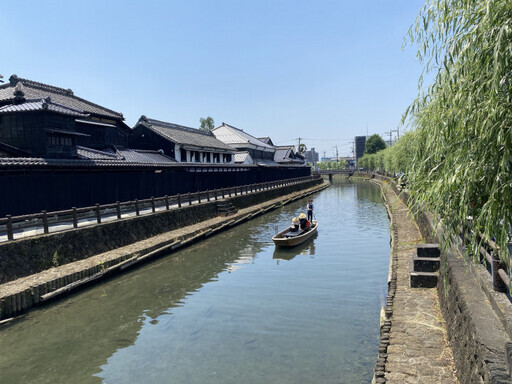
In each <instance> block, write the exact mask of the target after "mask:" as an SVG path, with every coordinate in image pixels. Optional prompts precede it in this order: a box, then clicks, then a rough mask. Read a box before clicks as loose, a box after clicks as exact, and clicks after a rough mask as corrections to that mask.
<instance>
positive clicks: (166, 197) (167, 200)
mask: <svg viewBox="0 0 512 384" xmlns="http://www.w3.org/2000/svg"><path fill="white" fill-rule="evenodd" d="M165 209H166V210H169V196H167V195H165Z"/></svg>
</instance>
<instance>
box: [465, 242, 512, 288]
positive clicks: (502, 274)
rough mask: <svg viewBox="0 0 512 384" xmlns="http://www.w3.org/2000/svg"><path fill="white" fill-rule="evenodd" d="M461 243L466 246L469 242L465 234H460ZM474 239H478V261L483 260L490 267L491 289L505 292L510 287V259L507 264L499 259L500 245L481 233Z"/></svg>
mask: <svg viewBox="0 0 512 384" xmlns="http://www.w3.org/2000/svg"><path fill="white" fill-rule="evenodd" d="M462 240H463V243H464V244H465V245H466V246H467V244H468V243H469V241H468V238H467V235H466V234H464V235H463V236H462ZM476 240H478V241H479V244H480V245H479V247H478V248H479V249H478V254H479V256H480V261H481V262H484V261H485V263H486V264H487V265H488V266H489V268H490V271H489V272H490V274H491V279H492V286H493V289H494V290H495V291H497V292H507V290H508V287H510V277H509V275H508V271H510V270H512V261H511V262H509V265H508V268H507V265H506V264H505V263H504V262H503V261H501V259H500V257H499V253H500V252H501V250H500V247H498V245H497V244H496V243H495V242H494V241H493V240H490V239H483V238H482V236H481V235H477V238H476Z"/></svg>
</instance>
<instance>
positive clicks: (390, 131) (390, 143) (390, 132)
mask: <svg viewBox="0 0 512 384" xmlns="http://www.w3.org/2000/svg"><path fill="white" fill-rule="evenodd" d="M393 132H394V131H393V130H391V129H390V130H389V132H384V134H385V135H387V134H388V133H389V146H390V147H391V145H392V143H393V142H392V141H391V140H392V138H391V134H392V133H393Z"/></svg>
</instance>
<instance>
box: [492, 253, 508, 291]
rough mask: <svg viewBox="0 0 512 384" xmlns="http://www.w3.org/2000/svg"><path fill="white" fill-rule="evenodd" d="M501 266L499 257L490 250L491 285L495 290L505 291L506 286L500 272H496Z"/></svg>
mask: <svg viewBox="0 0 512 384" xmlns="http://www.w3.org/2000/svg"><path fill="white" fill-rule="evenodd" d="M500 267H501V261H500V258H499V256H498V255H497V254H495V252H491V274H492V287H493V289H494V290H495V291H497V292H506V291H507V287H506V286H505V284H504V283H503V281H501V277H500V274H499V273H498V271H499V269H500Z"/></svg>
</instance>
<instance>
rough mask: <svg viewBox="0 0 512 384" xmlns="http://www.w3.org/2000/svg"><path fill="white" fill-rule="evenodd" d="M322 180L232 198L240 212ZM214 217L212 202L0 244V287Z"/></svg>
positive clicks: (214, 206)
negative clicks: (0, 285)
mask: <svg viewBox="0 0 512 384" xmlns="http://www.w3.org/2000/svg"><path fill="white" fill-rule="evenodd" d="M322 182H323V180H322V179H317V180H310V181H307V182H304V183H301V184H296V185H293V186H286V187H281V188H276V189H271V190H265V191H259V192H255V193H251V194H248V195H238V196H232V197H231V202H232V204H233V205H234V206H235V207H236V208H238V209H240V208H245V207H249V206H251V205H255V204H259V203H262V202H264V201H267V200H270V199H273V198H276V197H279V196H282V195H286V194H289V193H291V192H295V191H299V190H304V189H307V188H310V187H312V186H314V185H318V184H321V183H322ZM216 216H217V207H216V203H215V202H214V201H211V202H209V203H208V202H203V203H201V204H195V205H191V206H187V205H184V206H182V208H180V209H172V210H169V211H162V212H156V213H154V214H151V215H144V216H138V217H134V218H127V219H122V220H116V221H112V222H108V223H102V224H98V225H93V226H89V227H83V228H78V229H74V230H68V231H63V232H57V233H52V234H48V235H41V236H36V237H31V238H26V239H20V240H15V241H10V242H5V243H1V244H0V284H3V283H6V282H8V281H12V280H15V279H17V278H20V277H24V276H29V275H32V274H34V273H38V272H41V271H44V270H46V269H49V268H51V267H54V266H57V265H64V264H68V263H71V262H73V261H77V260H81V259H85V258H87V257H90V256H93V255H96V254H99V253H103V252H106V251H109V250H112V249H116V248H119V247H122V246H125V245H129V244H132V243H135V242H137V241H141V240H144V239H147V238H149V237H152V236H156V235H158V234H161V233H164V232H168V231H171V230H174V229H177V228H179V227H183V226H187V225H191V224H194V223H197V222H200V221H204V220H208V219H211V218H213V217H216Z"/></svg>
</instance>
